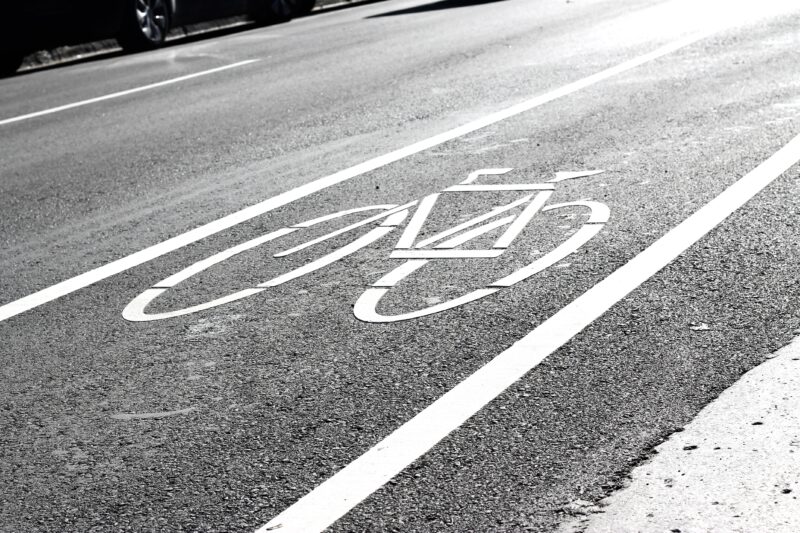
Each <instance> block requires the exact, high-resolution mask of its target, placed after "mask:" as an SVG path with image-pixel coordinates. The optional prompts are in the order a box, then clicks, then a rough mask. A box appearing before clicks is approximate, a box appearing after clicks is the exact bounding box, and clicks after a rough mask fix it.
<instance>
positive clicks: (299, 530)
mask: <svg viewBox="0 0 800 533" xmlns="http://www.w3.org/2000/svg"><path fill="white" fill-rule="evenodd" d="M798 160H800V135H798V136H797V137H795V138H794V139H792V140H791V141H790V142H789V144H787V145H786V146H784V147H783V148H781V149H780V150H779V151H778V152H776V153H775V154H774V155H773V156H772V157H770V158H769V159H767V160H766V161H764V162H763V163H762V164H761V165H759V166H758V167H757V168H756V169H755V170H753V171H752V172H750V173H748V174H747V175H746V176H744V177H743V178H741V179H740V180H739V181H737V182H736V183H734V184H733V185H732V186H731V187H729V188H728V189H726V190H725V191H724V192H723V193H722V194H720V195H719V196H717V197H716V198H714V199H713V200H712V201H711V202H709V203H708V204H706V205H705V206H704V207H702V208H701V209H700V210H699V211H697V212H696V213H695V214H694V215H692V216H690V217H689V218H687V219H686V220H684V221H683V222H682V223H681V224H679V225H678V226H676V227H675V228H673V229H672V230H670V231H669V232H667V234H666V235H664V236H663V237H661V238H660V239H658V240H657V241H656V242H655V243H653V244H652V245H650V246H649V247H648V248H647V249H645V250H644V251H643V252H641V253H640V254H639V255H637V256H636V257H634V258H633V259H631V261H630V262H628V263H627V264H625V265H624V266H623V267H621V268H619V269H618V270H616V271H615V272H613V273H612V274H611V275H609V276H608V277H607V278H605V279H604V280H603V281H601V282H600V283H598V284H597V285H595V286H594V287H592V288H591V289H589V290H588V291H586V292H585V293H584V294H582V295H581V296H579V297H578V298H577V299H576V300H574V301H573V302H572V303H570V304H569V305H567V306H566V307H564V308H563V309H562V310H561V311H559V312H557V313H556V314H555V315H553V316H552V317H550V318H549V319H548V320H546V321H545V322H543V323H542V324H541V325H539V326H538V327H537V328H536V329H534V330H533V331H531V332H530V333H528V334H527V335H526V336H525V337H523V338H522V339H520V340H519V341H517V342H516V343H515V344H513V345H512V346H511V347H510V348H508V349H507V350H506V351H504V352H502V353H501V354H499V355H498V356H496V357H495V358H494V359H492V360H491V361H489V363H487V364H486V365H484V366H483V367H481V368H480V369H479V370H478V371H477V372H475V373H474V374H472V375H471V376H469V377H468V378H467V379H465V380H464V381H462V382H461V383H459V384H458V385H456V387H455V388H453V389H452V390H450V391H449V392H447V393H446V394H445V395H444V396H442V397H441V398H439V399H438V400H436V401H435V402H434V403H432V404H431V405H430V406H428V407H427V408H425V409H424V410H423V411H421V412H420V413H419V414H417V415H416V416H415V417H414V418H412V419H411V420H409V421H408V422H406V423H405V424H403V425H402V426H400V427H399V428H398V429H397V430H395V431H394V432H393V433H392V434H390V435H389V436H388V437H386V438H385V439H383V440H382V441H381V442H379V443H378V444H376V445H375V446H374V447H373V448H371V449H370V450H369V451H367V452H366V453H365V454H364V455H362V456H361V457H359V458H358V459H356V460H355V461H353V462H352V463H350V464H349V465H347V466H346V467H345V468H343V469H342V470H340V471H339V472H338V473H336V474H335V475H334V476H333V477H331V478H330V479H328V480H327V481H325V482H324V483H322V484H321V485H319V486H318V487H317V488H315V489H314V490H313V491H311V492H310V493H308V494H307V495H306V496H304V497H303V498H301V499H300V500H298V501H297V502H296V503H295V504H294V505H292V506H291V507H289V508H288V509H286V510H285V511H283V512H282V513H281V514H279V515H278V516H276V517H275V518H273V519H272V520H270V522H269V523H268V524H266V525H265V526H263V527H261V528H259V529H258V530H257V533H266V532H267V531H278V532H280V533H315V532H320V531H323V530H324V529H326V528H327V527H328V526H330V525H331V524H333V523H334V522H335V521H336V520H338V519H339V518H341V517H342V516H344V515H345V514H346V513H347V512H348V511H350V510H351V509H352V508H353V507H355V506H356V505H358V504H359V503H360V502H361V501H363V500H364V499H366V498H367V497H368V496H370V495H371V494H372V493H373V492H375V491H376V490H378V489H379V488H381V487H382V486H383V485H384V484H386V483H387V482H388V481H389V480H390V479H392V478H393V477H394V476H396V475H397V474H399V473H400V472H401V471H402V470H403V469H404V468H406V467H407V466H409V465H410V464H411V463H413V462H414V461H416V460H417V459H418V458H420V457H421V456H422V455H423V454H425V453H426V452H428V450H430V449H431V448H433V446H435V445H436V444H437V443H439V442H440V441H441V440H442V439H444V438H445V437H447V435H449V434H450V433H451V432H452V431H454V430H455V429H457V428H458V427H460V426H461V425H462V424H463V423H464V422H466V421H467V420H468V419H469V418H470V417H472V416H473V415H474V414H475V413H477V412H478V411H479V410H481V409H482V408H483V407H485V406H486V405H487V404H488V403H489V402H491V401H492V400H494V399H495V398H496V397H497V396H499V395H500V394H501V393H502V392H503V391H505V390H506V389H507V388H508V387H510V386H511V385H513V384H514V383H515V382H516V381H517V380H519V379H520V378H522V377H523V376H524V375H525V374H527V373H528V372H530V371H531V370H532V369H533V368H535V367H536V366H537V365H539V363H541V362H542V361H543V360H544V359H545V358H546V357H547V356H548V355H550V354H552V353H553V352H555V351H556V350H557V349H559V348H560V347H561V346H563V345H564V344H566V343H567V342H568V341H569V340H570V339H572V338H573V337H574V336H575V335H577V334H578V333H579V332H580V331H581V330H583V329H584V328H585V327H586V326H588V325H589V324H591V323H592V322H594V321H595V320H596V319H597V318H599V317H600V316H601V315H602V314H603V313H605V312H606V311H608V309H610V308H611V307H612V306H613V305H614V304H616V303H617V302H619V301H620V300H622V299H623V298H624V297H625V296H627V295H628V294H629V293H630V292H631V291H633V290H634V289H636V288H637V287H639V285H641V284H642V283H644V282H645V281H647V280H648V279H649V278H650V277H652V276H653V275H654V274H655V273H656V272H658V271H659V270H661V269H662V268H664V267H665V266H666V265H667V264H669V263H670V262H671V261H672V260H673V259H675V258H676V257H677V256H678V255H680V254H681V253H683V252H684V251H686V250H687V249H688V248H689V247H690V246H692V245H693V244H695V243H696V242H697V241H699V240H700V239H701V238H702V237H703V236H705V235H706V234H707V233H708V232H709V231H711V230H712V229H714V228H715V227H716V226H717V225H719V224H720V223H721V222H722V221H723V220H725V219H726V218H727V217H728V216H729V215H730V214H731V213H733V212H734V211H736V210H737V209H739V208H740V207H741V206H742V205H744V204H745V203H746V202H747V201H748V200H750V199H751V198H752V197H753V196H755V195H756V194H758V193H759V192H760V191H761V190H762V189H764V187H766V186H767V185H769V184H770V183H772V182H773V181H774V180H775V179H777V178H778V177H779V176H780V175H781V174H783V173H784V172H786V171H787V170H788V169H789V168H790V167H791V166H792V165H794V164H795V163H797V162H798Z"/></svg>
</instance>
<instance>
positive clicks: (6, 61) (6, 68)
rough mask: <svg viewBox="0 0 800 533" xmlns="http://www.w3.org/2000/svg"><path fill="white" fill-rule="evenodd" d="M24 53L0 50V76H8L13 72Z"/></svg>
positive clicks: (19, 63)
mask: <svg viewBox="0 0 800 533" xmlns="http://www.w3.org/2000/svg"><path fill="white" fill-rule="evenodd" d="M24 57H25V54H23V53H22V52H14V51H7V50H3V51H0V76H10V75H12V74H14V73H15V72H16V71H17V69H18V68H19V66H20V65H22V60H23V59H24Z"/></svg>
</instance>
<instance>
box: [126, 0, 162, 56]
mask: <svg viewBox="0 0 800 533" xmlns="http://www.w3.org/2000/svg"><path fill="white" fill-rule="evenodd" d="M171 18H172V17H171V13H170V10H169V0H125V7H124V12H123V13H122V27H121V29H120V33H119V35H118V36H117V41H118V42H119V44H120V46H121V47H122V48H123V49H124V50H128V51H140V50H152V49H154V48H158V47H159V46H161V45H163V44H164V41H165V40H166V38H167V32H168V31H169V28H170V22H171Z"/></svg>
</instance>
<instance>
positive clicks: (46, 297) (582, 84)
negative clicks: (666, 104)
mask: <svg viewBox="0 0 800 533" xmlns="http://www.w3.org/2000/svg"><path fill="white" fill-rule="evenodd" d="M716 31H717V30H709V31H705V32H702V33H699V34H694V35H691V36H689V37H685V38H683V39H680V40H678V41H675V42H673V43H670V44H667V45H665V46H662V47H660V48H657V49H656V50H653V51H652V52H649V53H647V54H644V55H641V56H638V57H635V58H633V59H630V60H628V61H624V62H622V63H620V64H618V65H616V66H613V67H611V68H608V69H605V70H602V71H600V72H597V73H595V74H592V75H591V76H587V77H585V78H582V79H580V80H578V81H574V82H572V83H569V84H567V85H564V86H562V87H560V88H558V89H555V90H552V91H550V92H547V93H545V94H542V95H540V96H536V97H533V98H530V99H528V100H525V101H523V102H521V103H519V104H517V105H514V106H511V107H509V108H506V109H503V110H501V111H497V112H495V113H492V114H489V115H486V116H484V117H482V118H479V119H476V120H474V121H472V122H468V123H467V124H464V125H462V126H459V127H457V128H454V129H451V130H449V131H446V132H444V133H440V134H438V135H435V136H433V137H429V138H427V139H424V140H422V141H419V142H416V143H414V144H411V145H408V146H406V147H404V148H400V149H398V150H395V151H393V152H389V153H388V154H385V155H382V156H379V157H375V158H373V159H370V160H368V161H365V162H363V163H360V164H358V165H355V166H353V167H350V168H348V169H345V170H342V171H339V172H336V173H334V174H331V175H329V176H325V177H323V178H320V179H318V180H316V181H312V182H310V183H306V184H305V185H302V186H300V187H297V188H295V189H291V190H289V191H286V192H284V193H281V194H279V195H277V196H274V197H272V198H269V199H267V200H264V201H262V202H260V203H257V204H255V205H252V206H250V207H246V208H244V209H242V210H240V211H237V212H235V213H232V214H230V215H227V216H225V217H222V218H220V219H218V220H215V221H212V222H209V223H207V224H204V225H202V226H199V227H197V228H195V229H193V230H190V231H188V232H186V233H183V234H181V235H178V236H175V237H172V238H171V239H167V240H166V241H163V242H161V243H159V244H156V245H153V246H150V247H149V248H145V249H144V250H141V251H139V252H136V253H133V254H131V255H128V256H126V257H123V258H121V259H117V260H116V261H112V262H111V263H108V264H106V265H103V266H101V267H98V268H96V269H94V270H90V271H89V272H85V273H83V274H80V275H78V276H75V277H73V278H70V279H68V280H65V281H62V282H60V283H57V284H55V285H52V286H50V287H47V288H46V289H42V290H40V291H38V292H35V293H33V294H30V295H28V296H25V297H23V298H20V299H18V300H15V301H13V302H9V303H7V304H4V305H2V306H0V322H2V321H4V320H7V319H9V318H11V317H13V316H16V315H18V314H20V313H24V312H25V311H28V310H30V309H34V308H36V307H39V306H40V305H43V304H45V303H48V302H51V301H53V300H56V299H58V298H61V297H62V296H65V295H67V294H70V293H72V292H75V291H77V290H80V289H82V288H84V287H87V286H89V285H92V284H93V283H97V282H98V281H101V280H104V279H106V278H108V277H111V276H114V275H116V274H119V273H120V272H125V271H126V270H129V269H131V268H133V267H135V266H138V265H141V264H143V263H146V262H148V261H151V260H153V259H155V258H157V257H161V256H162V255H165V254H168V253H170V252H173V251H175V250H178V249H180V248H183V247H184V246H187V245H189V244H192V243H194V242H197V241H199V240H201V239H204V238H206V237H208V236H210V235H214V234H216V233H219V232H220V231H223V230H226V229H228V228H231V227H233V226H235V225H237V224H241V223H242V222H245V221H247V220H250V219H252V218H255V217H257V216H260V215H263V214H264V213H268V212H270V211H273V210H275V209H278V208H279V207H282V206H284V205H287V204H290V203H292V202H294V201H296V200H299V199H300V198H304V197H306V196H308V195H310V194H313V193H315V192H318V191H321V190H323V189H326V188H328V187H331V186H333V185H336V184H338V183H342V182H344V181H347V180H350V179H352V178H354V177H356V176H360V175H362V174H365V173H367V172H370V171H372V170H375V169H377V168H381V167H384V166H386V165H388V164H390V163H394V162H395V161H399V160H401V159H404V158H406V157H409V156H411V155H414V154H417V153H419V152H422V151H423V150H427V149H429V148H432V147H434V146H438V145H440V144H442V143H445V142H447V141H451V140H453V139H456V138H458V137H461V136H464V135H467V134H469V133H472V132H474V131H477V130H480V129H483V128H485V127H487V126H490V125H492V124H495V123H497V122H501V121H503V120H506V119H509V118H511V117H514V116H516V115H519V114H521V113H525V112H526V111H530V110H532V109H535V108H537V107H539V106H542V105H544V104H547V103H549V102H552V101H554V100H557V99H559V98H562V97H564V96H567V95H570V94H573V93H575V92H578V91H580V90H582V89H585V88H587V87H591V86H592V85H595V84H597V83H600V82H602V81H604V80H607V79H609V78H612V77H614V76H617V75H619V74H622V73H624V72H627V71H629V70H632V69H634V68H636V67H639V66H642V65H644V64H646V63H650V62H652V61H655V60H656V59H659V58H661V57H664V56H666V55H669V54H671V53H673V52H675V51H677V50H680V49H681V48H685V47H687V46H689V45H691V44H693V43H696V42H697V41H699V40H701V39H703V38H705V37H707V36H709V35H712V34H713V33H715V32H716ZM233 66H234V65H228V67H227V68H232V67H233ZM7 120H10V119H7ZM0 125H2V123H0Z"/></svg>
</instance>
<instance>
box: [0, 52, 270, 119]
mask: <svg viewBox="0 0 800 533" xmlns="http://www.w3.org/2000/svg"><path fill="white" fill-rule="evenodd" d="M256 61H258V59H247V60H245V61H239V62H238V63H231V64H230V65H223V66H221V67H217V68H212V69H209V70H203V71H201V72H195V73H193V74H187V75H185V76H179V77H177V78H170V79H168V80H164V81H159V82H156V83H150V84H148V85H142V86H141V87H134V88H133V89H127V90H124V91H119V92H116V93H111V94H106V95H103V96H98V97H96V98H89V99H88V100H81V101H80V102H73V103H71V104H65V105H61V106H58V107H51V108H49V109H43V110H41V111H36V112H34V113H28V114H26V115H18V116H16V117H10V118H5V119H2V120H0V126H5V125H6V124H13V123H14V122H22V121H23V120H29V119H32V118H36V117H43V116H45V115H52V114H53V113H60V112H61V111H66V110H68V109H75V108H76V107H83V106H87V105H91V104H96V103H98V102H104V101H106V100H113V99H114V98H120V97H122V96H128V95H131V94H136V93H140V92H143V91H150V90H152V89H157V88H159V87H164V86H166V85H172V84H174V83H180V82H182V81H186V80H191V79H193V78H199V77H201V76H208V75H209V74H216V73H217V72H222V71H225V70H230V69H232V68H237V67H243V66H244V65H249V64H250V63H255V62H256Z"/></svg>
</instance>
